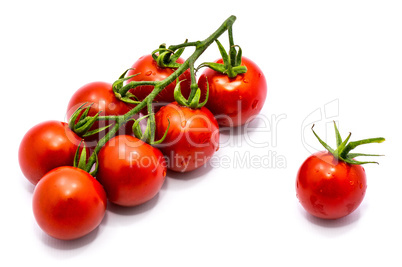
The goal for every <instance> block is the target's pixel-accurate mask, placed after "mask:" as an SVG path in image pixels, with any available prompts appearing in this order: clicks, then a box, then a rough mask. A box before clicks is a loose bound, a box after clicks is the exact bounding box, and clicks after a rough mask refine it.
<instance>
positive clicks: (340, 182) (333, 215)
mask: <svg viewBox="0 0 402 267" xmlns="http://www.w3.org/2000/svg"><path fill="white" fill-rule="evenodd" d="M366 188H367V183H366V173H365V171H364V169H363V167H362V166H360V165H355V164H349V163H346V162H343V161H341V160H338V159H336V158H335V157H334V156H333V155H332V154H331V153H329V152H319V153H316V154H313V155H312V156H310V157H309V158H307V159H306V161H305V162H304V163H303V164H302V166H301V167H300V169H299V172H298V174H297V180H296V193H297V197H298V198H299V201H300V203H301V205H302V206H303V207H304V208H305V209H306V211H308V212H309V213H310V214H312V215H314V216H316V217H319V218H323V219H337V218H341V217H344V216H346V215H348V214H350V213H351V212H353V211H354V210H355V209H356V208H357V207H358V206H359V205H360V203H361V202H362V201H363V198H364V195H365V192H366Z"/></svg>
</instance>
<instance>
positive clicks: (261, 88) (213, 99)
mask: <svg viewBox="0 0 402 267" xmlns="http://www.w3.org/2000/svg"><path fill="white" fill-rule="evenodd" d="M216 62H217V63H222V62H223V61H222V59H220V60H218V61H216ZM242 66H246V67H247V72H246V73H244V74H239V75H237V76H236V77H235V78H229V77H228V76H227V75H226V74H222V73H220V72H217V71H214V70H212V69H210V68H207V69H206V70H205V71H204V72H203V74H202V75H201V76H200V78H199V80H198V86H199V88H200V89H201V91H202V92H203V94H204V95H205V92H206V90H207V80H208V85H209V98H208V102H207V104H206V105H205V107H206V108H208V109H209V110H210V111H211V112H212V113H213V114H214V115H215V117H216V119H217V120H218V123H219V125H220V126H229V127H233V126H239V125H243V124H245V123H247V122H249V121H251V120H252V119H253V118H255V116H256V115H257V114H258V113H259V112H260V111H261V109H262V107H263V105H264V102H265V98H266V96H267V83H266V80H265V76H264V74H263V72H262V71H261V69H260V68H259V67H258V66H257V65H256V64H255V63H254V62H252V61H251V60H250V59H248V58H245V57H242Z"/></svg>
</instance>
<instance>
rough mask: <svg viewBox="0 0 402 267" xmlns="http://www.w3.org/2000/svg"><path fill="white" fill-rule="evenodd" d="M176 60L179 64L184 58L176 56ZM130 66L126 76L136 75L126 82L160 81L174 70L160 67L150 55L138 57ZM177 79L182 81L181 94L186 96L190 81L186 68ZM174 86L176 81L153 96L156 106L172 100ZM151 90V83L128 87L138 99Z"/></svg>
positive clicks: (188, 92)
mask: <svg viewBox="0 0 402 267" xmlns="http://www.w3.org/2000/svg"><path fill="white" fill-rule="evenodd" d="M176 62H177V63H178V64H181V63H183V62H184V60H183V59H182V58H178V59H177V60H176ZM131 68H132V69H131V70H129V71H128V73H127V76H131V75H136V74H137V75H136V76H134V77H132V78H131V79H129V80H127V83H128V82H131V81H162V80H164V79H166V78H167V77H169V76H170V75H171V74H172V73H173V72H174V71H175V69H174V68H170V67H160V66H159V65H158V63H157V61H156V60H155V59H154V58H153V56H152V55H145V56H142V57H140V58H139V59H138V60H137V61H136V62H135V63H134V64H133V65H132V67H131ZM179 80H181V81H182V84H181V86H182V91H183V95H185V96H187V97H188V95H189V94H190V83H191V74H190V71H189V70H186V71H185V72H184V73H183V74H182V75H180V76H179ZM175 86H176V81H174V82H172V83H171V84H169V85H168V86H166V87H165V88H164V89H163V90H162V92H160V93H159V94H158V95H157V96H156V97H155V99H154V102H155V103H156V108H158V107H160V106H161V105H166V104H168V103H170V102H173V101H174V95H173V92H174V89H175ZM152 90H153V86H151V85H141V86H137V87H135V88H132V89H130V90H129V92H130V93H132V94H134V96H135V97H136V98H138V100H143V99H144V98H145V97H147V96H148V95H149V94H150V93H151V92H152ZM144 112H145V110H144Z"/></svg>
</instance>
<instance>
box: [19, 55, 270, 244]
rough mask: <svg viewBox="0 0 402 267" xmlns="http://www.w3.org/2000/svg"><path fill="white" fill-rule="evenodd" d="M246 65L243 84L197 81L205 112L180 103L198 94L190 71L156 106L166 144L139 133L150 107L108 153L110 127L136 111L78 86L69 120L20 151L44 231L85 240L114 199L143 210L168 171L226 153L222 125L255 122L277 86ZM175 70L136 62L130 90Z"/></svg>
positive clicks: (28, 140)
mask: <svg viewBox="0 0 402 267" xmlns="http://www.w3.org/2000/svg"><path fill="white" fill-rule="evenodd" d="M176 62H177V63H179V64H181V63H183V62H184V60H183V59H182V58H178V59H177V60H176ZM239 63H240V62H239ZM241 65H242V66H245V67H246V68H247V72H246V73H241V74H238V75H237V76H236V77H234V78H231V77H228V76H227V75H226V74H224V73H220V72H218V71H215V70H213V69H210V68H206V69H205V71H204V72H203V73H202V75H201V76H200V77H199V79H198V84H197V86H198V88H197V90H199V92H200V93H199V100H200V101H203V100H205V101H204V102H205V103H206V105H205V106H202V107H201V105H199V106H198V107H196V108H194V107H190V106H188V105H183V104H181V103H180V101H176V100H177V99H175V93H174V91H175V90H177V87H178V86H180V91H181V96H182V97H189V95H190V94H191V90H192V89H191V87H192V86H191V84H192V82H191V81H192V77H191V73H190V70H189V69H187V70H186V71H184V72H183V73H182V74H181V75H180V76H179V78H178V80H177V81H176V80H175V81H173V82H172V83H170V84H169V85H168V86H166V87H165V88H164V89H163V90H162V91H161V92H160V93H159V94H158V95H157V96H156V97H155V98H154V99H153V110H154V111H155V114H154V120H155V129H154V135H155V136H154V139H155V140H159V142H148V143H147V142H146V141H144V140H141V138H140V137H139V136H138V134H136V133H135V129H136V127H138V125H139V124H140V123H139V122H140V121H142V120H143V119H147V118H148V115H149V112H148V111H149V110H147V109H145V108H144V109H142V110H141V111H140V112H139V113H138V114H134V115H133V116H132V118H131V119H130V120H128V121H127V122H126V123H123V124H122V125H121V127H120V128H119V130H118V131H117V132H116V134H115V135H114V137H112V138H110V139H109V140H107V142H106V143H105V144H104V145H102V146H101V148H99V149H98V150H99V151H98V150H97V146H98V144H99V142H100V140H102V139H103V138H104V137H105V136H106V135H107V134H108V132H109V130H110V127H108V126H110V125H112V126H113V125H115V124H116V123H119V121H118V120H116V118H118V117H119V116H121V115H124V114H127V113H128V112H129V111H130V110H132V109H133V108H134V107H135V106H136V105H135V104H133V103H127V102H123V101H121V99H119V98H118V97H116V92H115V91H114V90H113V85H112V84H110V83H106V82H92V83H89V84H86V85H84V86H82V87H81V88H80V89H78V90H77V91H76V92H75V93H74V94H73V96H72V97H71V99H70V101H69V104H68V107H66V112H67V118H68V119H69V122H68V123H67V122H61V121H47V122H42V123H40V124H38V125H36V126H34V127H33V128H31V129H30V130H29V131H28V132H27V133H26V134H25V136H24V137H23V140H22V142H21V145H20V149H19V162H20V167H21V170H22V172H23V174H24V176H25V177H26V178H27V179H28V180H29V181H30V182H31V183H32V184H34V185H35V190H34V193H33V212H34V216H35V219H36V221H37V223H38V225H39V226H40V227H41V228H42V229H43V230H44V232H46V233H47V234H49V235H50V236H53V237H55V238H58V239H63V240H71V239H76V238H79V237H82V236H84V235H86V234H88V233H90V232H91V231H92V230H94V229H95V228H96V227H97V226H98V225H99V224H100V222H101V221H102V219H103V217H104V214H105V211H106V208H107V202H108V201H109V202H111V203H113V204H116V205H120V206H125V207H133V206H137V205H141V204H143V203H145V202H147V201H149V200H150V199H152V198H153V197H154V196H155V195H156V194H157V193H158V192H159V190H160V188H161V187H162V185H163V183H164V181H165V177H166V174H167V171H168V170H170V171H174V172H190V171H193V170H195V169H197V168H200V167H202V166H204V165H205V164H206V163H207V161H208V160H209V159H210V158H211V157H212V155H213V154H214V152H215V151H217V150H218V148H219V127H237V126H240V125H242V124H244V123H247V122H248V121H250V120H252V119H253V118H254V117H255V116H256V115H257V114H258V113H259V112H260V110H261V108H262V107H263V104H264V101H265V98H266V94H267V85H266V80H265V77H264V75H263V73H262V71H261V70H260V69H259V67H258V66H257V65H256V64H254V63H253V62H252V61H251V60H249V59H247V58H244V57H243V58H242V63H241ZM175 70H176V69H174V68H169V67H161V66H160V65H158V63H157V61H156V60H155V58H154V57H153V55H151V54H150V55H146V56H143V57H141V58H139V59H138V60H137V61H136V62H135V63H134V64H133V66H132V68H131V69H130V70H129V72H128V73H127V75H128V77H130V79H127V81H126V83H130V82H131V81H162V80H164V79H166V78H167V77H169V76H170V75H172V74H173V73H174V71H175ZM153 90H154V86H152V85H141V86H137V87H135V88H132V89H130V91H129V93H130V94H131V95H133V96H135V99H136V101H139V102H140V101H143V100H144V99H145V98H146V97H147V96H148V95H149V94H150V93H151V92H152V91H153ZM176 98H177V97H176ZM206 100H208V101H206ZM77 112H78V113H77ZM77 114H78V116H77ZM94 118H97V119H96V120H95V119H94ZM90 119H93V121H92V123H91V124H90V127H89V129H86V131H84V132H81V131H80V127H81V125H84V124H85V123H87V122H88V120H90ZM144 121H146V120H144ZM72 126H73V127H72ZM134 126H136V127H134ZM87 128H88V127H87ZM88 133H92V134H88ZM92 153H95V156H96V164H94V165H93V166H92V168H91V170H88V169H85V168H80V167H79V166H86V165H85V163H86V162H87V160H88V155H92Z"/></svg>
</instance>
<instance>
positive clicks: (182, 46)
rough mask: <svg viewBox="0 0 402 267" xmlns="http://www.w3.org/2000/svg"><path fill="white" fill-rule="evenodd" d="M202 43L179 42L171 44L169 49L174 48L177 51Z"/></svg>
mask: <svg viewBox="0 0 402 267" xmlns="http://www.w3.org/2000/svg"><path fill="white" fill-rule="evenodd" d="M199 44H200V42H198V41H197V42H189V43H182V44H178V45H171V46H169V48H168V49H169V50H172V51H176V50H177V49H180V48H185V47H189V46H195V47H197V46H198V45H199Z"/></svg>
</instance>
